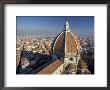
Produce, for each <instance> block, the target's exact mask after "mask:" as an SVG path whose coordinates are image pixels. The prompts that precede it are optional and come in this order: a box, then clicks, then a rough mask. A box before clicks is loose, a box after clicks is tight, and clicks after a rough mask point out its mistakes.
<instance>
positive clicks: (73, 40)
mask: <svg viewBox="0 0 110 90" xmlns="http://www.w3.org/2000/svg"><path fill="white" fill-rule="evenodd" d="M79 50H80V45H79V41H78V39H77V37H76V36H75V35H74V34H73V33H72V32H70V29H69V23H68V21H67V20H66V23H65V25H64V30H63V31H62V32H61V33H60V34H59V35H58V36H57V37H56V38H55V40H54V42H53V45H52V52H53V53H57V54H62V53H77V52H79Z"/></svg>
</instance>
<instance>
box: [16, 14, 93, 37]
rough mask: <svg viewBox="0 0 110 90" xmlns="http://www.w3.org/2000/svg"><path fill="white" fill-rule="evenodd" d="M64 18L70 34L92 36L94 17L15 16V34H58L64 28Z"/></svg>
mask: <svg viewBox="0 0 110 90" xmlns="http://www.w3.org/2000/svg"><path fill="white" fill-rule="evenodd" d="M66 17H67V18H68V22H69V25H70V31H71V32H73V33H75V34H77V35H81V34H83V35H94V16H17V17H16V25H17V32H19V31H23V32H35V33H37V34H41V35H53V34H58V33H59V32H61V31H62V30H63V28H64V24H65V20H66Z"/></svg>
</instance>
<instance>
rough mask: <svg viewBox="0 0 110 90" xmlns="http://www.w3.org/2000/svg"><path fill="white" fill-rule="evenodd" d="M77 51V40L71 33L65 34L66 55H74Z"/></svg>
mask: <svg viewBox="0 0 110 90" xmlns="http://www.w3.org/2000/svg"><path fill="white" fill-rule="evenodd" d="M78 50H79V42H78V40H77V38H76V37H75V35H74V36H72V33H71V32H67V33H66V53H76V52H77V51H78Z"/></svg>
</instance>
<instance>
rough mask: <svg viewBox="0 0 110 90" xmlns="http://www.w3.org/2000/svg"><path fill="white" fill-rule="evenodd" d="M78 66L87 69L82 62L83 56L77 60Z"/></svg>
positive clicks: (85, 64)
mask: <svg viewBox="0 0 110 90" xmlns="http://www.w3.org/2000/svg"><path fill="white" fill-rule="evenodd" d="M78 67H79V68H80V69H87V68H88V66H87V63H86V62H84V60H83V58H80V60H79V62H78Z"/></svg>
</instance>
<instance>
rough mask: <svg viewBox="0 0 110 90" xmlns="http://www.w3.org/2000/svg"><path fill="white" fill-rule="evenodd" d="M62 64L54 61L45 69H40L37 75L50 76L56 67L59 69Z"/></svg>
mask: <svg viewBox="0 0 110 90" xmlns="http://www.w3.org/2000/svg"><path fill="white" fill-rule="evenodd" d="M62 64H63V62H62V61H60V60H59V59H57V60H55V61H54V62H52V63H51V64H49V65H48V66H47V67H45V68H44V69H42V70H41V71H40V72H38V73H37V74H52V73H53V72H54V71H55V70H56V69H57V68H58V67H60V66H61V65H62Z"/></svg>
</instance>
